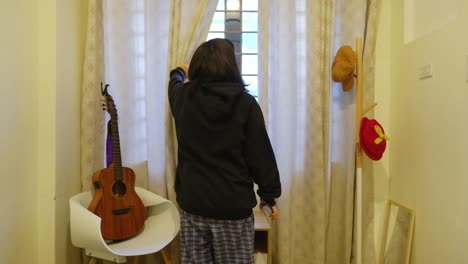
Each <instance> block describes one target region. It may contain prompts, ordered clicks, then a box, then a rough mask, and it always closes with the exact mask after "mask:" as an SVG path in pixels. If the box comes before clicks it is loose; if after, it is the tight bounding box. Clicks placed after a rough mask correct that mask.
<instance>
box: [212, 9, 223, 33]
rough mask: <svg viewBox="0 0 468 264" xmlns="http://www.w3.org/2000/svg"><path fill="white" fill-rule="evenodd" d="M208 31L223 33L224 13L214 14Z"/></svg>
mask: <svg viewBox="0 0 468 264" xmlns="http://www.w3.org/2000/svg"><path fill="white" fill-rule="evenodd" d="M210 31H224V12H215V13H214V16H213V22H212V23H211V27H210Z"/></svg>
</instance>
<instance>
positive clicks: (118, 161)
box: [111, 114, 123, 181]
mask: <svg viewBox="0 0 468 264" xmlns="http://www.w3.org/2000/svg"><path fill="white" fill-rule="evenodd" d="M117 120H118V118H117V114H112V115H111V128H112V131H111V134H112V154H113V157H114V179H115V180H116V181H122V180H123V176H122V156H121V154H120V137H119V125H118V122H117Z"/></svg>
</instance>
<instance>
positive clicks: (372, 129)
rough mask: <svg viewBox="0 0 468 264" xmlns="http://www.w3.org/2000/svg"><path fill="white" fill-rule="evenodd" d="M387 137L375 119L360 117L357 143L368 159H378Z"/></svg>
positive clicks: (383, 149)
mask: <svg viewBox="0 0 468 264" xmlns="http://www.w3.org/2000/svg"><path fill="white" fill-rule="evenodd" d="M387 141H388V137H387V136H386V135H385V131H384V129H383V127H382V126H381V125H380V124H379V122H377V120H375V119H368V118H366V117H364V118H362V119H361V128H360V130H359V143H360V145H361V149H362V150H363V151H364V152H365V153H366V154H367V156H368V157H369V158H370V159H373V160H379V159H381V158H382V155H383V153H384V151H385V148H386V147H387Z"/></svg>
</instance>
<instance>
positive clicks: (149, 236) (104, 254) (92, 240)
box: [70, 187, 180, 261]
mask: <svg viewBox="0 0 468 264" xmlns="http://www.w3.org/2000/svg"><path fill="white" fill-rule="evenodd" d="M135 191H136V192H137V194H138V196H139V197H140V198H141V200H142V202H143V204H144V206H145V208H146V209H147V214H148V217H147V219H146V220H145V225H144V227H143V230H142V231H141V232H140V233H139V234H138V235H137V236H135V237H133V238H130V239H127V240H124V241H121V242H118V243H106V241H105V240H104V238H103V237H102V234H101V218H100V217H99V216H97V215H95V214H94V213H92V212H90V211H89V210H88V205H89V203H90V202H91V200H92V198H93V197H92V193H91V192H90V191H89V192H83V193H80V194H77V195H75V196H73V197H71V198H70V230H71V240H72V244H73V245H74V246H76V247H79V248H83V249H86V251H87V254H89V255H93V256H101V258H104V259H108V260H114V261H115V259H117V258H119V257H121V256H139V255H146V254H151V253H154V252H158V251H160V250H161V249H163V248H164V247H165V246H166V245H168V244H169V243H170V242H171V241H172V240H173V239H174V237H175V236H176V235H177V233H178V232H179V228H180V215H179V212H178V210H177V208H176V207H175V205H174V204H173V203H172V202H170V201H169V200H167V199H164V198H163V197H161V196H159V195H157V194H154V193H152V192H149V191H147V190H145V189H143V188H140V187H135ZM88 252H89V253H88Z"/></svg>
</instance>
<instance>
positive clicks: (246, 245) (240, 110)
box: [168, 39, 281, 264]
mask: <svg viewBox="0 0 468 264" xmlns="http://www.w3.org/2000/svg"><path fill="white" fill-rule="evenodd" d="M187 73H188V78H189V81H188V82H186V83H184V80H185V77H186V75H187ZM168 95H169V103H170V107H171V111H172V114H173V116H174V120H175V126H176V134H177V141H178V164H177V174H176V180H175V191H176V194H177V203H178V204H179V206H180V208H181V209H182V212H181V229H180V239H181V258H182V263H229V264H231V263H253V245H254V218H253V214H252V208H253V207H255V205H256V204H257V199H256V196H255V192H254V183H256V184H257V185H258V191H257V194H258V195H259V196H260V198H261V200H262V202H261V204H260V206H261V207H263V206H264V205H266V206H269V207H270V208H271V209H272V213H271V214H270V218H271V219H272V220H275V219H276V218H277V217H278V209H277V207H276V202H275V199H276V198H278V197H279V196H280V194H281V183H280V178H279V173H278V169H277V166H276V160H275V156H274V153H273V149H272V147H271V144H270V140H269V138H268V134H267V131H266V128H265V121H264V119H263V115H262V111H261V109H260V107H259V105H258V103H257V101H256V100H255V98H254V97H253V96H252V95H250V94H249V93H248V91H247V90H246V89H245V84H244V82H243V80H242V77H241V75H240V72H239V68H238V66H237V63H236V57H235V53H234V46H233V44H232V43H231V42H230V41H228V40H225V39H212V40H209V41H207V42H205V43H203V44H202V45H200V46H199V47H198V48H197V50H196V51H195V53H194V55H193V57H192V60H191V62H190V67H189V69H187V67H186V66H184V65H182V66H181V67H177V68H176V69H174V70H172V71H171V73H170V81H169V91H168Z"/></svg>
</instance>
